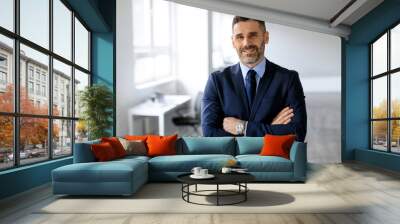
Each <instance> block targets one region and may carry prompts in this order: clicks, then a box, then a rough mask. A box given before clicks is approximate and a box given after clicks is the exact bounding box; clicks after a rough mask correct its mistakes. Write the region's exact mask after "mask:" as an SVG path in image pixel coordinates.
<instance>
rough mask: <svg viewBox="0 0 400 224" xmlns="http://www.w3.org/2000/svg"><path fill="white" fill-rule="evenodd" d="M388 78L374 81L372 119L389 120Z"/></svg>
mask: <svg viewBox="0 0 400 224" xmlns="http://www.w3.org/2000/svg"><path fill="white" fill-rule="evenodd" d="M386 80H387V78H386V76H384V77H381V78H378V79H374V80H373V81H372V105H373V109H372V110H373V114H372V118H387V81H386Z"/></svg>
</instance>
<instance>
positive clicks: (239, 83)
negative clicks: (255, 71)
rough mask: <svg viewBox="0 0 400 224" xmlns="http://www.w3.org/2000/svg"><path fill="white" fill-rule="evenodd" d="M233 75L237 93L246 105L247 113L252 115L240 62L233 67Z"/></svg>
mask: <svg viewBox="0 0 400 224" xmlns="http://www.w3.org/2000/svg"><path fill="white" fill-rule="evenodd" d="M232 70H233V71H232V74H233V75H232V77H233V86H234V89H235V93H237V94H238V96H239V98H240V100H241V101H242V105H244V107H245V109H246V114H247V115H248V116H249V115H250V108H249V103H248V102H247V101H248V100H247V96H246V88H245V87H244V82H243V75H242V71H241V70H240V65H239V63H238V64H236V65H235V66H234V67H233V68H232Z"/></svg>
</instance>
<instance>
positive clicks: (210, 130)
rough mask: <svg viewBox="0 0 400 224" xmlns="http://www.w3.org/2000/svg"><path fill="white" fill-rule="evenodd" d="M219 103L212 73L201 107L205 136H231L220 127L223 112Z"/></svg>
mask: <svg viewBox="0 0 400 224" xmlns="http://www.w3.org/2000/svg"><path fill="white" fill-rule="evenodd" d="M221 104H222V103H221V100H220V98H219V96H218V91H217V87H216V84H215V83H214V80H213V75H210V77H209V78H208V81H207V85H206V88H205V90H204V95H203V100H202V107H201V126H202V129H203V135H204V136H205V137H216V136H231V134H230V133H228V132H226V131H225V130H224V129H223V127H222V122H223V118H224V112H223V110H222V105H221Z"/></svg>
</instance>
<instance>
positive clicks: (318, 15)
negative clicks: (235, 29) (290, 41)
mask: <svg viewBox="0 0 400 224" xmlns="http://www.w3.org/2000/svg"><path fill="white" fill-rule="evenodd" d="M169 1H174V2H177V3H181V4H185V5H189V6H194V7H200V8H204V9H208V10H213V11H218V12H223V13H228V14H233V15H240V16H246V17H252V18H256V19H261V20H266V21H267V22H271V23H276V24H281V25H286V26H291V27H296V28H300V29H305V30H311V31H315V32H320V33H326V34H331V35H336V36H340V37H345V38H347V37H348V36H349V35H350V32H351V28H350V27H351V25H352V24H354V23H355V22H357V21H358V20H359V19H360V18H361V17H363V16H364V15H366V14H367V13H368V12H370V11H371V10H372V9H374V8H375V7H376V6H378V5H379V4H380V3H382V2H383V0H355V1H352V0H247V1H244V0H169ZM351 2H352V5H351V6H350V7H348V8H347V10H345V11H344V12H343V13H342V14H341V15H340V16H339V17H338V18H337V20H336V21H331V20H332V19H333V18H334V17H335V15H336V14H338V13H339V12H340V11H341V9H343V8H344V7H345V6H346V5H347V4H349V3H351Z"/></svg>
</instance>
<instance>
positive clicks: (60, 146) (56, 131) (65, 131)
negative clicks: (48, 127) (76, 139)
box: [53, 120, 72, 157]
mask: <svg viewBox="0 0 400 224" xmlns="http://www.w3.org/2000/svg"><path fill="white" fill-rule="evenodd" d="M71 146H72V121H71V120H53V157H60V156H66V155H71V154H72V147H71Z"/></svg>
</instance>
